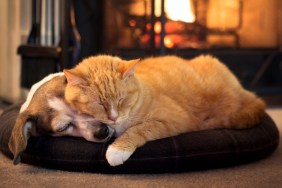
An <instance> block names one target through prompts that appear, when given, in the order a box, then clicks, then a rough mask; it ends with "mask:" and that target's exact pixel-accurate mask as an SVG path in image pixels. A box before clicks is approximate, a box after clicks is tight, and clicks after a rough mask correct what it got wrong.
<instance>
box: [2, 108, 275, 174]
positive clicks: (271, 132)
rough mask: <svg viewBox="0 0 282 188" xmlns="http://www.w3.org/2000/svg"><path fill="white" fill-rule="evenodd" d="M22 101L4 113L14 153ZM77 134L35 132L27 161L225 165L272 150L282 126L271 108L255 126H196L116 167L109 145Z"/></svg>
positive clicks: (104, 167) (152, 167) (151, 167)
mask: <svg viewBox="0 0 282 188" xmlns="http://www.w3.org/2000/svg"><path fill="white" fill-rule="evenodd" d="M19 108H20V105H14V106H11V107H10V108H8V109H6V110H5V111H4V113H3V114H2V115H1V116H0V149H1V151H2V152H3V153H4V154H5V155H6V156H8V157H9V158H11V159H12V154H11V152H10V151H9V149H8V141H9V137H10V134H11V131H12V128H13V125H14V123H15V120H16V117H17V115H18V111H19ZM112 141H113V140H111V141H110V142H108V143H104V144H98V143H91V142H88V141H85V140H84V139H82V138H75V137H51V136H41V137H32V138H30V139H29V141H28V146H27V149H26V151H25V152H24V153H23V154H22V155H21V159H22V163H27V164H31V165H36V166H42V167H45V168H51V169H59V170H67V171H85V172H86V171H87V172H96V173H110V174H114V173H116V174H118V173H167V172H187V171H192V170H204V169H209V168H220V167H226V166H231V165H237V164H243V163H247V162H251V161H255V160H258V159H261V158H264V157H266V156H268V155H270V154H271V153H272V152H273V151H274V150H275V149H276V148H277V146H278V143H279V132H278V130H277V127H276V125H275V124H274V122H273V121H272V119H271V118H270V117H269V116H268V115H267V114H265V115H264V117H263V121H262V123H261V124H259V125H257V126H256V127H254V128H251V129H244V130H231V129H218V130H207V131H200V132H191V133H185V134H181V135H179V136H175V137H170V138H165V139H160V140H155V141H152V142H149V143H147V144H145V145H144V146H143V147H141V148H138V149H137V150H136V152H135V153H134V154H133V155H132V156H131V157H130V158H129V160H128V161H126V162H125V163H124V164H123V165H120V166H117V167H111V166H109V165H108V163H107V161H106V159H105V152H106V149H107V146H108V145H109V144H110V143H111V142H112Z"/></svg>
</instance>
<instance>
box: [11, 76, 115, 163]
mask: <svg viewBox="0 0 282 188" xmlns="http://www.w3.org/2000/svg"><path fill="white" fill-rule="evenodd" d="M66 83H67V81H66V78H65V76H64V73H62V72H59V73H54V74H50V75H48V76H47V77H45V78H43V79H42V80H41V81H39V82H38V83H36V84H34V85H33V86H32V87H31V90H30V92H29V93H28V96H27V99H26V101H25V102H24V103H23V105H22V106H21V109H20V112H19V115H18V117H17V119H16V123H15V125H14V128H13V130H12V133H11V136H10V140H9V143H8V146H9V148H10V150H11V152H12V153H13V155H14V159H13V163H14V164H18V163H19V162H20V160H21V159H20V154H21V153H22V152H23V151H24V150H25V149H26V146H27V142H28V139H29V138H30V136H41V135H51V136H75V137H83V138H84V139H86V140H88V141H91V142H106V141H108V140H109V139H110V138H111V137H112V136H113V135H114V132H115V131H114V129H113V128H111V127H109V126H108V125H106V126H105V124H103V123H101V122H98V121H97V120H95V117H92V116H89V115H85V114H80V113H79V112H77V111H76V110H74V109H73V108H71V107H70V105H68V104H67V102H66V101H65V99H64V92H65V87H66Z"/></svg>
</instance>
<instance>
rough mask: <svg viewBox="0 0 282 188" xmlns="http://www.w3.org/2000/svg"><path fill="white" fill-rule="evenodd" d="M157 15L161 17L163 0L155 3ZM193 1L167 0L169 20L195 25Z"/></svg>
mask: <svg viewBox="0 0 282 188" xmlns="http://www.w3.org/2000/svg"><path fill="white" fill-rule="evenodd" d="M155 7H156V9H155V15H156V16H160V15H161V0H156V1H155ZM193 8H194V7H193V5H192V3H191V0H165V13H166V16H167V17H168V18H170V19H171V20H174V21H183V22H188V23H193V22H194V21H195V19H196V18H195V13H194V11H193Z"/></svg>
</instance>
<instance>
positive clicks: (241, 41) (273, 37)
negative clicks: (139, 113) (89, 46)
mask: <svg viewBox="0 0 282 188" xmlns="http://www.w3.org/2000/svg"><path fill="white" fill-rule="evenodd" d="M104 8H105V9H104V10H105V13H104V15H105V23H104V31H105V33H106V35H105V44H104V49H105V50H109V51H119V50H122V49H136V50H137V49H142V50H148V49H149V50H151V51H153V50H155V49H163V50H162V51H161V52H160V53H163V54H165V53H166V50H168V51H170V50H174V51H175V50H182V49H214V48H233V49H248V48H277V47H279V37H280V38H281V36H280V35H281V34H279V30H278V27H279V20H278V14H279V11H278V10H279V9H278V1H276V0H270V1H268V2H267V3H265V2H264V1H261V0H259V1H256V0H249V1H244V0H129V1H122V0H107V1H105V6H104ZM280 27H281V26H280ZM112 28H114V29H112ZM280 42H281V41H280ZM280 45H281V44H280Z"/></svg>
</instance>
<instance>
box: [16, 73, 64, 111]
mask: <svg viewBox="0 0 282 188" xmlns="http://www.w3.org/2000/svg"><path fill="white" fill-rule="evenodd" d="M63 75H64V73H63V72H58V73H54V74H50V75H48V76H46V77H45V78H43V79H42V80H41V81H39V82H37V83H36V84H34V85H32V87H31V88H30V91H29V93H28V95H27V98H26V101H25V102H24V103H23V105H22V106H21V109H20V113H22V112H23V111H25V110H26V109H27V107H28V106H29V104H30V102H31V99H32V97H33V95H34V93H35V92H36V91H37V90H38V88H40V87H41V86H42V85H43V84H45V83H46V82H48V81H49V80H51V79H52V78H54V77H56V76H63Z"/></svg>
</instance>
